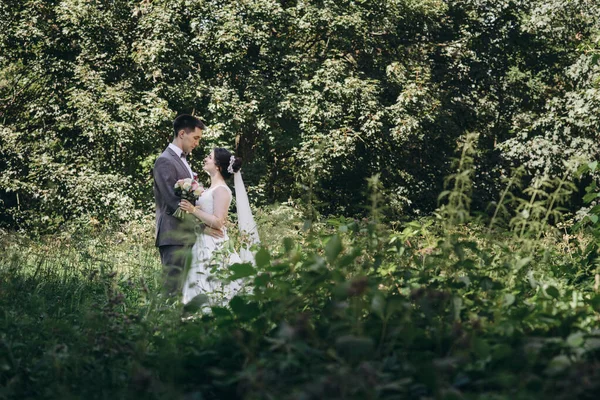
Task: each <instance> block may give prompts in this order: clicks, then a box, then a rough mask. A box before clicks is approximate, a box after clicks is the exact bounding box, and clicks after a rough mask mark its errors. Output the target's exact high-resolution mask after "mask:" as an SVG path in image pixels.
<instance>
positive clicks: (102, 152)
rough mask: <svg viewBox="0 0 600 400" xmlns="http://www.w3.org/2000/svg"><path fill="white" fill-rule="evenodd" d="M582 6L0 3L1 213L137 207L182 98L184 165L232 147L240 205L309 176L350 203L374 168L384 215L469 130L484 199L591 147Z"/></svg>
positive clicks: (441, 163) (418, 194)
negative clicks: (192, 118)
mask: <svg viewBox="0 0 600 400" xmlns="http://www.w3.org/2000/svg"><path fill="white" fill-rule="evenodd" d="M598 15H600V12H599V10H598V5H597V4H596V3H595V2H591V1H585V0H578V1H569V2H562V1H557V0H536V1H524V0H510V1H500V2H498V1H489V0H452V1H446V2H442V1H434V0H431V1H420V2H419V1H412V0H377V1H369V2H364V1H345V0H344V1H342V0H339V1H338V0H327V1H319V2H311V1H280V2H277V1H276V2H273V1H266V0H253V1H234V2H226V1H221V0H191V1H190V0H186V1H182V0H177V1H169V2H165V1H153V2H146V1H144V2H139V1H129V0H118V1H111V2H109V3H106V4H105V3H103V2H83V1H79V0H68V1H61V2H48V1H42V0H27V1H4V2H2V4H0V24H1V25H2V26H3V29H2V32H0V54H1V55H0V121H1V124H2V125H1V126H0V201H1V204H2V207H1V208H0V210H1V211H0V213H1V215H0V216H1V220H2V225H3V226H4V227H8V228H11V229H15V228H17V229H18V228H20V229H26V230H31V229H34V228H36V229H42V230H52V229H54V228H56V227H57V226H59V225H61V224H62V223H63V222H64V221H65V220H70V219H73V218H84V219H85V218H89V217H93V218H96V219H99V220H107V221H111V222H116V221H124V220H128V219H130V218H134V217H135V216H136V212H134V211H133V210H134V209H137V210H141V211H142V212H146V211H147V210H148V209H150V208H151V201H150V199H151V189H150V187H151V182H150V167H151V166H152V162H153V160H154V159H155V157H156V155H157V154H158V153H159V152H160V151H161V150H162V149H163V148H164V147H165V146H166V144H167V143H168V141H169V138H170V134H171V132H170V121H171V120H172V119H173V117H174V116H175V115H176V114H178V113H183V112H187V113H195V114H197V115H199V116H200V117H202V118H204V119H205V120H206V121H207V122H208V124H209V126H210V129H209V131H208V132H206V133H205V139H204V140H203V143H202V145H203V146H202V147H203V148H199V149H198V150H197V154H196V156H197V159H198V160H193V161H192V164H193V167H194V169H199V168H200V165H199V160H201V159H202V156H201V155H202V154H203V152H205V151H207V150H208V148H209V147H211V146H214V145H224V146H227V147H230V148H235V149H236V150H237V153H238V154H239V155H241V156H242V157H243V158H244V160H245V162H246V164H245V167H244V172H245V176H246V177H247V179H246V180H247V182H248V183H249V184H251V187H252V189H253V194H254V196H253V199H255V201H257V203H258V204H263V205H264V204H271V203H273V202H276V201H279V202H282V201H286V202H287V201H288V200H289V199H290V197H291V198H294V199H298V198H301V197H302V196H303V195H304V191H305V189H304V187H307V186H310V187H312V192H313V195H314V196H315V199H314V200H315V201H314V202H313V203H311V204H312V207H315V208H316V210H317V211H319V212H321V213H325V214H327V213H343V214H345V215H355V216H364V215H365V211H364V209H362V208H361V206H360V205H362V204H365V203H366V201H365V200H366V199H367V196H368V193H369V191H368V187H367V184H366V179H367V178H369V177H370V176H372V175H375V174H379V175H380V181H381V184H382V187H383V189H382V191H381V195H382V196H383V197H384V199H385V203H386V204H387V205H388V209H387V210H386V213H387V215H389V216H392V217H397V216H399V215H406V214H407V213H415V214H419V213H424V212H427V213H428V212H431V211H433V210H434V209H435V208H436V207H437V202H436V195H437V193H439V192H440V191H441V190H442V188H443V186H444V180H443V177H444V176H447V175H448V174H449V172H450V170H451V169H452V159H453V158H455V157H456V153H455V149H456V148H457V146H456V144H457V142H460V141H461V140H462V139H461V138H464V137H466V135H467V134H469V133H470V132H477V133H478V135H479V136H478V140H477V143H476V144H475V148H476V149H477V151H476V152H475V153H474V154H473V155H472V157H473V159H474V164H473V165H474V169H473V171H472V172H471V173H472V183H471V184H472V188H471V190H472V192H473V194H474V196H473V199H474V202H473V204H471V205H470V206H471V207H472V208H474V209H476V210H483V209H484V207H485V206H486V205H487V204H488V202H489V201H490V200H492V199H495V198H497V196H498V194H499V193H501V192H502V190H503V189H504V186H503V184H502V179H503V177H506V176H510V175H511V174H512V172H511V170H512V168H513V167H514V166H521V165H522V166H523V171H524V173H526V174H527V175H528V176H529V177H531V178H533V177H535V176H548V178H549V179H555V178H557V177H558V176H561V172H562V169H563V164H562V162H563V161H564V160H567V159H570V158H572V156H575V155H583V156H586V157H587V159H594V158H595V157H597V151H596V149H597V146H595V145H594V144H595V142H596V139H597V138H596V136H597V126H598V110H599V109H600V107H599V106H600V104H599V102H598V98H599V96H598V87H599V83H600V77H599V75H598V74H599V71H600V69H599V67H598V61H599V60H600V55H599V53H598V43H599V41H598V38H599V37H600V36H599V35H600V25H599V22H598V17H597V16H598ZM23 21H28V22H27V23H23ZM82 180H86V182H88V184H86V185H85V186H82V187H81V190H78V191H77V193H74V192H73V190H74V188H77V187H78V185H79V183H80V182H81V181H82ZM73 197H76V199H73ZM99 197H103V198H102V199H101V200H98V198H99ZM117 204H119V206H117ZM124 204H127V205H128V207H125V206H124ZM567 206H569V207H570V208H572V209H575V208H576V204H573V205H567Z"/></svg>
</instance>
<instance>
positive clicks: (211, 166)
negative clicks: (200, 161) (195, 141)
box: [202, 151, 217, 175]
mask: <svg viewBox="0 0 600 400" xmlns="http://www.w3.org/2000/svg"><path fill="white" fill-rule="evenodd" d="M202 169H203V170H205V171H206V172H208V173H209V174H210V175H212V174H214V173H215V172H217V166H216V164H215V152H214V151H211V152H210V154H209V155H207V156H206V158H204V166H203V167H202Z"/></svg>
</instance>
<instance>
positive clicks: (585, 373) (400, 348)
mask: <svg viewBox="0 0 600 400" xmlns="http://www.w3.org/2000/svg"><path fill="white" fill-rule="evenodd" d="M476 138H477V136H475V135H471V136H469V137H467V138H466V139H465V141H464V143H463V146H462V148H463V151H462V156H461V157H460V158H459V159H458V160H456V167H457V171H456V173H455V174H454V175H453V176H452V177H451V179H449V180H448V182H449V183H450V185H449V189H450V190H449V192H448V193H447V194H446V195H445V196H444V198H443V202H442V203H443V204H442V205H441V206H440V208H439V209H438V210H437V212H436V217H435V218H433V217H428V218H423V219H419V220H414V221H410V222H406V223H403V224H401V225H398V226H397V228H396V229H389V227H386V226H385V225H384V224H382V223H381V222H380V220H379V218H380V216H381V209H380V205H381V202H380V200H381V194H380V193H379V190H380V188H381V186H380V181H379V179H378V177H377V176H375V177H373V178H371V179H370V181H369V185H370V187H371V194H370V196H371V200H372V203H371V205H370V207H369V212H370V214H371V216H370V217H369V218H366V219H364V220H355V219H351V218H345V217H330V218H329V219H327V220H326V221H325V220H315V221H313V223H312V225H311V229H306V230H303V229H302V224H301V221H302V218H301V217H302V215H301V214H298V211H297V210H296V209H295V208H294V207H293V206H291V205H289V204H288V205H281V206H278V207H272V208H268V209H263V210H260V212H259V213H258V216H259V218H258V220H259V221H260V231H261V234H262V237H263V238H264V237H271V236H269V235H278V236H279V239H280V240H269V241H263V247H262V248H260V249H259V250H258V252H257V253H256V265H255V266H252V265H250V264H234V265H231V266H230V267H229V268H227V269H224V270H223V271H220V273H221V274H222V275H223V276H229V279H245V280H246V282H247V284H248V285H249V286H250V287H251V289H252V290H251V291H249V292H247V293H246V294H243V295H242V294H240V295H238V296H236V297H234V298H233V299H231V301H230V302H229V304H228V305H227V306H224V307H216V306H215V307H212V308H211V312H210V313H208V314H203V313H202V312H201V311H199V310H200V309H201V307H202V306H203V303H204V301H205V299H203V298H201V297H199V298H198V299H196V301H195V302H194V303H192V304H190V305H188V306H186V307H185V308H182V307H181V306H180V305H179V304H177V303H173V302H172V301H166V300H165V299H164V298H162V296H161V294H160V285H161V277H160V271H161V266H160V263H159V260H158V255H157V253H156V251H155V249H154V248H153V244H152V232H151V230H152V226H153V225H152V222H151V220H147V221H145V224H143V225H138V224H130V225H128V226H123V227H121V228H119V229H118V230H116V231H115V230H112V231H111V230H109V231H105V230H103V228H100V227H94V226H90V225H81V224H80V225H73V224H67V226H71V227H72V228H70V230H67V231H65V232H64V233H63V234H54V235H52V236H42V237H40V238H39V239H38V240H35V241H34V240H31V239H29V238H26V237H24V236H23V235H15V234H10V235H9V234H4V236H2V237H1V240H2V247H1V248H2V249H3V250H2V253H1V257H0V260H2V261H0V279H1V280H2V282H3V286H2V287H3V290H2V291H1V292H0V307H2V309H3V313H2V314H1V315H0V349H1V350H0V389H1V391H0V396H1V397H2V398H27V397H29V398H65V397H73V398H80V397H90V398H100V397H115V398H156V399H167V398H168V399H172V398H207V399H222V398H244V399H264V398H273V399H297V398H315V399H320V398H332V399H364V398H372V399H380V398H381V399H403V398H473V399H487V398H519V399H538V398H539V399H547V398H551V399H567V398H588V397H590V396H593V395H594V394H595V393H596V392H597V390H598V384H597V380H595V379H594V378H595V368H594V367H595V365H597V362H598V354H599V353H598V350H599V349H600V347H599V345H600V343H599V342H598V338H597V334H598V331H597V318H598V312H599V311H600V295H599V294H598V291H599V290H600V289H599V286H600V274H599V271H598V265H597V252H598V246H597V240H596V238H597V237H598V235H599V233H598V227H597V226H596V224H595V223H593V224H590V223H591V222H593V220H592V219H591V218H589V219H588V220H587V221H586V223H582V224H579V225H578V226H575V227H571V226H569V225H564V229H565V232H563V233H561V232H559V231H558V230H557V228H556V226H557V225H556V224H550V223H549V220H550V219H553V220H558V219H559V218H560V217H561V215H562V213H561V211H560V205H561V202H564V201H565V199H566V197H567V195H568V191H569V190H571V184H570V183H569V180H566V179H559V180H549V179H547V180H543V181H540V182H534V183H533V185H534V186H533V187H531V188H529V187H525V188H524V189H523V190H522V191H521V192H520V193H521V194H522V197H520V196H517V195H515V196H512V197H510V198H509V197H505V198H504V200H501V201H499V203H498V209H501V210H502V211H499V212H498V213H496V214H495V221H492V222H490V224H489V226H483V225H482V224H481V223H479V222H478V220H477V218H474V216H473V215H471V213H470V211H469V207H468V201H465V196H466V193H468V192H469V190H470V188H471V186H470V184H469V182H470V181H471V179H472V174H471V173H466V171H472V170H473V168H474V167H473V164H472V158H471V154H472V153H473V151H474V150H475V148H474V147H473V143H474V142H475V141H476ZM595 168H597V163H588V164H586V165H584V166H583V167H581V168H580V169H579V172H580V173H584V172H590V171H592V170H594V169H595ZM571 174H573V173H572V172H571V171H566V172H565V175H571ZM517 181H518V179H517V178H512V179H511V180H509V182H508V185H510V186H518V185H517ZM596 192H597V189H596V187H595V186H594V185H592V186H591V187H590V189H589V190H588V193H589V194H590V195H589V196H587V199H588V200H589V199H592V200H593V199H596V198H597V197H598V194H597V193H596ZM592 193H593V194H594V196H591V194H592ZM446 199H447V200H446ZM511 204H512V205H511ZM501 205H504V206H503V207H504V208H502V207H501ZM528 207H529V208H528ZM526 209H527V210H530V214H529V216H528V217H527V218H525V217H524V216H523V210H526ZM590 215H594V214H590ZM596 222H597V221H596ZM294 225H296V226H297V227H296V228H294V227H293V226H294ZM284 232H285V234H284ZM281 239H282V240H281ZM199 371H202V373H199ZM582 381H584V382H586V384H584V385H582V384H580V383H581V382H582Z"/></svg>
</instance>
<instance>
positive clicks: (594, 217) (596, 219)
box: [588, 214, 598, 224]
mask: <svg viewBox="0 0 600 400" xmlns="http://www.w3.org/2000/svg"><path fill="white" fill-rule="evenodd" d="M588 218H589V219H590V221H592V224H595V223H597V222H598V216H597V215H596V214H590V215H588Z"/></svg>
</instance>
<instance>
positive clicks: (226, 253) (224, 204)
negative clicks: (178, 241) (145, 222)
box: [179, 148, 258, 306]
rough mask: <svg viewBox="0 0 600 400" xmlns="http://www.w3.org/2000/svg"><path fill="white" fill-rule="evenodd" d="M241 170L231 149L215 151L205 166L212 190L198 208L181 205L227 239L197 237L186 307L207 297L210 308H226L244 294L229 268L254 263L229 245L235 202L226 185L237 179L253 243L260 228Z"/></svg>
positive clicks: (242, 222)
mask: <svg viewBox="0 0 600 400" xmlns="http://www.w3.org/2000/svg"><path fill="white" fill-rule="evenodd" d="M241 166H242V159H241V158H239V157H236V156H234V155H232V154H231V153H230V152H229V151H228V150H227V149H224V148H215V149H214V150H213V151H211V153H210V154H209V155H208V156H207V157H206V158H205V159H204V166H203V169H204V171H206V172H207V173H208V174H209V175H210V187H209V188H208V189H206V190H205V191H204V192H203V193H202V194H201V195H200V197H199V198H198V200H196V205H195V206H194V205H192V204H191V203H190V202H188V201H187V200H182V201H181V203H180V205H179V206H180V207H181V209H182V210H183V211H186V212H188V213H190V214H192V215H194V217H196V218H197V219H198V220H199V221H200V222H201V223H202V224H204V225H205V226H207V227H209V228H211V229H213V230H220V231H222V232H223V237H213V236H210V235H208V234H206V233H204V232H202V231H200V232H197V233H196V242H195V244H194V246H193V247H192V263H191V266H190V270H189V272H188V274H187V277H186V280H185V283H184V285H183V299H182V301H183V303H184V304H187V303H189V302H190V301H191V300H192V299H193V298H194V297H196V296H198V295H200V294H204V295H206V296H207V298H208V304H207V305H208V306H223V305H225V304H226V303H228V302H229V300H231V298H232V297H233V296H235V294H237V293H238V292H240V291H243V290H244V288H243V284H242V283H241V282H240V281H228V279H227V275H228V269H227V266H228V265H231V264H233V263H240V262H253V261H254V260H253V257H252V254H251V253H249V251H248V250H247V249H241V251H240V254H241V255H242V257H241V258H240V255H238V253H237V252H235V250H232V249H231V248H230V246H227V245H226V244H227V243H228V241H229V237H228V236H227V229H226V227H225V222H226V221H227V214H228V210H229V206H230V205H231V198H232V194H231V189H229V187H228V186H227V184H226V183H225V181H226V180H227V179H229V178H230V177H231V176H234V182H235V192H236V206H237V210H238V224H239V228H240V234H243V235H245V236H246V237H248V238H249V239H250V242H251V243H253V244H254V243H258V233H257V230H256V224H255V223H254V218H253V217H252V212H251V211H250V205H249V202H248V195H247V194H246V189H245V187H244V183H243V181H242V176H241V172H239V171H240V167H241Z"/></svg>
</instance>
